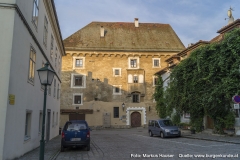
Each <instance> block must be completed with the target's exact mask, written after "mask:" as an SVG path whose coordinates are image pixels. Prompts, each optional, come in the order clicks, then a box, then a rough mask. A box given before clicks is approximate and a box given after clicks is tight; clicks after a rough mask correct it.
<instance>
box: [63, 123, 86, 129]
mask: <svg viewBox="0 0 240 160" xmlns="http://www.w3.org/2000/svg"><path fill="white" fill-rule="evenodd" d="M65 129H66V130H67V131H73V130H74V131H79V130H82V129H87V126H86V124H85V123H71V122H70V123H67V125H66V128H65Z"/></svg>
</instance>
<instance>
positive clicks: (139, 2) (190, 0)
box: [54, 0, 240, 47]
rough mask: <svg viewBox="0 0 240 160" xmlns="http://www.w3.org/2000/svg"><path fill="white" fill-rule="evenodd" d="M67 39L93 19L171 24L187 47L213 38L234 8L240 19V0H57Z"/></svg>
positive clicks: (236, 15) (63, 34)
mask: <svg viewBox="0 0 240 160" xmlns="http://www.w3.org/2000/svg"><path fill="white" fill-rule="evenodd" d="M54 1H55V6H56V10H57V15H58V21H59V25H60V29H61V33H62V38H63V39H65V38H67V37H69V36H70V35H72V34H73V33H75V32H76V31H78V30H80V29H81V28H83V27H84V26H86V25H88V24H89V23H91V22H92V21H100V22H132V23H133V22H134V18H138V19H139V23H163V24H170V25H171V26H172V28H173V30H174V31H175V32H176V34H177V35H178V37H179V38H180V40H181V41H182V42H183V44H184V45H185V47H187V46H188V44H190V43H196V42H198V41H199V40H204V41H210V40H211V39H212V38H214V37H215V36H217V35H218V33H217V31H218V30H219V29H221V28H222V27H224V26H226V25H227V24H228V15H227V12H228V10H229V8H230V7H232V8H233V11H232V13H233V17H234V20H236V19H240V1H239V0H54Z"/></svg>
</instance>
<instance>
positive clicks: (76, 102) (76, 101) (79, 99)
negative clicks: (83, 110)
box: [74, 95, 82, 104]
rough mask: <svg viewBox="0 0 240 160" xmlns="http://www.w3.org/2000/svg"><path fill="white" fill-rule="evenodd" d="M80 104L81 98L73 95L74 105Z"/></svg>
mask: <svg viewBox="0 0 240 160" xmlns="http://www.w3.org/2000/svg"><path fill="white" fill-rule="evenodd" d="M81 103H82V96H81V95H75V96H74V104H81Z"/></svg>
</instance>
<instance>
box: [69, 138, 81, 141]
mask: <svg viewBox="0 0 240 160" xmlns="http://www.w3.org/2000/svg"><path fill="white" fill-rule="evenodd" d="M71 141H81V138H72V139H71Z"/></svg>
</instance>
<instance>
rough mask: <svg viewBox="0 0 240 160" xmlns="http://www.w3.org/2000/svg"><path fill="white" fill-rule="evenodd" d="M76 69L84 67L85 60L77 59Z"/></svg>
mask: <svg viewBox="0 0 240 160" xmlns="http://www.w3.org/2000/svg"><path fill="white" fill-rule="evenodd" d="M75 67H83V59H76V61H75Z"/></svg>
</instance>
